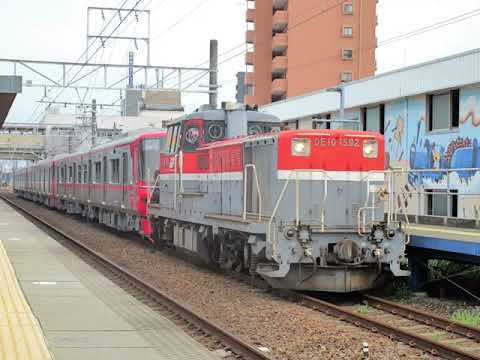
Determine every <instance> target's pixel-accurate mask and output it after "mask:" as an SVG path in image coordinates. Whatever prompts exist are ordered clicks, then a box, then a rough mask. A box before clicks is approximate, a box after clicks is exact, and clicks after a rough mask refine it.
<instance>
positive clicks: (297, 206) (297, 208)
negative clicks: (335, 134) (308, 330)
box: [267, 169, 329, 260]
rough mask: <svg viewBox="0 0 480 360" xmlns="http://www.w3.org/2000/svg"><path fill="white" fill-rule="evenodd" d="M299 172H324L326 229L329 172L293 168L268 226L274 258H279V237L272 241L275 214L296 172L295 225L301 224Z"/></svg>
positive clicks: (268, 239) (323, 211) (321, 219)
mask: <svg viewBox="0 0 480 360" xmlns="http://www.w3.org/2000/svg"><path fill="white" fill-rule="evenodd" d="M299 172H309V173H312V172H320V173H322V174H323V176H324V177H323V182H324V192H323V206H322V209H321V211H320V226H321V229H322V232H323V231H325V205H326V201H327V186H328V184H327V181H328V178H329V176H328V175H327V172H326V171H325V170H319V169H315V170H312V169H305V170H303V169H294V170H291V171H290V173H289V175H288V178H287V180H286V181H285V184H284V185H283V188H282V191H281V192H280V195H279V197H278V199H277V202H276V204H275V207H274V208H273V211H272V215H271V216H270V220H269V221H268V226H267V244H271V246H272V258H274V259H275V260H277V243H276V240H277V237H276V236H274V237H273V240H274V241H272V234H271V233H272V223H273V221H274V219H275V215H276V214H277V211H278V208H279V207H280V203H281V202H282V199H283V197H284V195H285V192H286V190H287V188H288V184H289V183H290V180H291V178H292V175H293V174H295V225H296V226H298V225H300V182H299V178H298V173H299Z"/></svg>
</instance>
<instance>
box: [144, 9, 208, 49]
mask: <svg viewBox="0 0 480 360" xmlns="http://www.w3.org/2000/svg"><path fill="white" fill-rule="evenodd" d="M209 1H210V0H202V1H201V2H200V3H199V4H197V5H196V6H195V7H194V8H193V9H190V10H189V11H188V12H186V13H185V14H184V15H182V16H181V17H180V19H178V20H177V21H176V22H175V23H173V24H172V25H170V26H169V27H168V28H166V29H165V30H163V31H161V32H160V33H159V34H158V35H156V36H154V37H152V39H151V40H152V41H154V40H156V39H158V38H160V37H162V36H164V35H165V34H166V33H168V32H169V31H170V30H172V29H173V28H174V27H176V26H177V25H179V24H180V23H182V22H183V21H185V20H186V19H187V18H188V17H189V16H190V15H192V14H193V13H194V12H195V11H197V10H198V9H199V8H201V7H202V6H204V5H205V4H206V3H208V2H209Z"/></svg>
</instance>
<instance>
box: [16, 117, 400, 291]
mask: <svg viewBox="0 0 480 360" xmlns="http://www.w3.org/2000/svg"><path fill="white" fill-rule="evenodd" d="M14 181H15V182H14V189H15V192H16V193H17V194H18V195H20V196H23V197H26V198H28V199H31V200H34V201H37V202H41V203H44V204H45V205H47V206H50V207H54V208H58V209H62V210H65V211H67V212H69V213H75V214H79V215H82V216H84V217H86V218H88V219H90V220H92V221H98V222H100V223H103V224H105V225H108V226H110V227H113V228H115V229H117V230H120V231H134V232H138V233H140V234H141V235H142V236H144V237H145V238H147V239H149V240H150V241H151V242H152V243H153V244H154V245H155V246H158V247H165V246H167V247H174V248H176V249H178V250H181V251H185V252H188V253H190V254H194V255H195V256H197V257H200V258H201V259H203V261H205V262H206V263H209V264H215V265H216V266H219V267H222V268H225V269H230V270H233V271H245V272H250V273H251V274H257V275H259V276H261V277H262V278H264V279H265V280H266V281H267V282H268V283H269V284H270V285H271V286H272V287H275V288H285V289H295V290H313V291H328V292H352V291H359V290H366V289H371V288H373V287H375V286H376V284H377V283H378V281H379V280H380V279H381V278H382V277H384V275H387V274H393V275H394V276H405V275H408V271H405V270H403V268H402V266H401V265H402V264H403V263H404V255H405V245H406V242H407V235H406V233H405V229H404V226H403V224H402V223H401V222H400V221H398V220H397V219H396V218H395V217H394V216H393V215H392V204H393V201H392V199H390V197H389V192H390V188H389V184H390V183H391V182H390V180H389V174H388V172H386V171H385V165H384V140H383V136H382V135H380V134H377V133H373V132H359V131H352V130H340V129H339V130H326V129H318V130H285V129H281V128H280V125H279V121H278V119H277V118H275V117H273V116H270V115H267V114H263V113H260V112H257V111H250V110H246V111H245V110H231V111H230V110H204V111H203V110H200V111H196V112H194V113H192V114H190V115H187V116H185V117H182V118H180V119H178V120H175V121H172V122H171V123H170V124H169V126H168V129H167V132H166V133H165V132H162V131H148V132H144V133H139V134H136V135H131V136H129V137H126V138H123V139H120V140H116V141H114V142H111V143H108V144H105V145H102V146H99V147H96V148H93V149H91V150H90V151H87V152H82V153H77V154H69V155H63V156H61V157H57V158H54V159H49V160H44V161H41V162H39V163H37V164H35V165H32V166H29V167H27V168H25V169H21V170H19V171H17V172H16V173H15V177H14Z"/></svg>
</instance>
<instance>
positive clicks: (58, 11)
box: [0, 0, 480, 122]
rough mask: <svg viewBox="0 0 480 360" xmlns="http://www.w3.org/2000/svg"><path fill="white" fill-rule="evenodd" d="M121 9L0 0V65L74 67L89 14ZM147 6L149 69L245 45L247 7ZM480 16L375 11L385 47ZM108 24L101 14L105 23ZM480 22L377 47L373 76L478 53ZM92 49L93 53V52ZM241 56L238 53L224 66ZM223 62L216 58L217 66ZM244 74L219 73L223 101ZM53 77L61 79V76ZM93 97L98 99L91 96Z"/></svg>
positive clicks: (445, 6) (462, 7)
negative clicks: (4, 61) (212, 43)
mask: <svg viewBox="0 0 480 360" xmlns="http://www.w3.org/2000/svg"><path fill="white" fill-rule="evenodd" d="M136 1H137V0H129V1H128V4H129V5H133V4H135V2H136ZM257 1H271V0H257ZM297 1H301V0H297ZM364 1H375V0H364ZM122 2H123V0H122V1H120V0H41V1H39V0H0V3H1V5H0V34H1V35H0V58H20V59H22V58H23V59H39V60H57V61H59V60H65V61H75V60H77V58H78V56H79V55H80V54H81V53H82V52H83V51H84V49H85V46H86V45H85V44H86V39H85V37H86V27H87V25H86V24H87V21H86V19H87V7H88V6H112V7H113V6H118V5H119V4H121V3H122ZM145 5H148V7H147V8H149V9H151V10H152V19H151V20H152V25H151V36H152V38H153V40H152V45H151V46H152V54H151V63H152V64H154V65H172V66H195V65H198V64H200V63H202V62H204V61H206V60H208V46H209V39H211V38H216V39H218V41H219V52H220V53H222V52H225V51H227V50H229V49H231V48H233V47H234V46H237V45H239V44H241V43H242V42H243V41H244V38H245V30H246V23H245V6H246V1H245V0H151V1H150V0H142V1H141V3H140V4H139V8H143V7H144V6H145ZM479 8H480V0H458V1H451V0H421V1H419V0H380V1H379V3H378V7H377V13H378V27H377V38H378V41H379V44H381V43H382V41H384V40H386V39H390V38H392V37H395V36H398V35H401V34H404V33H408V32H409V31H412V30H416V29H418V28H422V27H424V26H428V25H431V24H434V23H437V22H439V21H442V20H444V19H448V18H451V17H454V16H456V15H460V14H463V13H467V12H469V11H472V10H475V9H479ZM193 10H195V11H193ZM109 16H110V15H109V14H106V17H107V20H108V17H109ZM324 16H325V15H324ZM140 20H142V18H140ZM180 20H181V21H180ZM179 21H180V22H179ZM479 21H480V16H474V17H471V18H470V19H467V20H464V21H461V22H458V23H455V24H452V25H449V26H445V27H442V28H440V29H437V30H434V31H430V32H426V33H424V34H421V35H418V36H414V37H411V38H408V39H406V40H402V41H396V42H394V43H392V44H389V45H383V46H379V48H378V49H377V54H376V57H377V65H378V72H385V71H389V70H392V69H396V68H400V67H403V66H407V65H412V64H415V63H419V62H424V61H429V60H433V59H435V58H438V57H443V56H447V55H451V54H455V53H458V52H462V51H466V50H470V49H474V48H477V47H479V41H478V39H480V26H478V24H479ZM125 24H126V25H128V24H130V26H129V27H128V28H125V27H123V28H120V33H121V34H122V35H124V36H131V35H132V34H136V35H137V36H143V34H145V31H146V27H145V26H143V25H142V21H140V23H139V24H138V25H137V24H136V22H135V21H126V22H125ZM91 25H92V31H93V30H95V29H98V28H99V27H101V25H102V18H101V16H100V14H99V13H97V14H96V16H95V17H93V18H92V21H91ZM139 46H140V50H139V51H137V53H136V62H137V63H142V64H143V63H145V60H146V57H145V56H146V53H145V49H146V48H145V46H143V47H142V45H141V44H139ZM94 48H96V46H95V47H92V49H94ZM244 49H245V48H244V47H242V46H241V47H239V48H237V49H236V50H235V51H233V52H231V53H229V54H227V55H226V56H225V57H224V58H227V57H230V56H232V55H235V54H238V53H240V52H242V51H243V50H244ZM129 50H135V47H134V44H133V43H131V42H128V43H127V42H121V41H117V42H114V43H110V44H109V45H108V46H107V47H106V49H105V50H103V49H102V50H101V51H99V52H98V54H97V56H95V57H94V59H92V60H95V61H97V62H113V63H125V62H126V61H127V53H128V51H129ZM224 58H220V61H222V59H224ZM244 69H245V65H244V55H243V54H240V55H239V56H237V57H235V58H234V59H232V60H230V61H227V62H225V64H222V65H221V66H220V72H219V81H220V83H221V85H222V88H221V89H220V98H219V100H220V101H222V100H233V99H234V96H235V74H236V72H237V71H242V70H244ZM11 71H12V70H11V68H8V67H5V66H4V65H1V64H0V74H8V73H9V72H11ZM51 75H52V76H54V77H56V78H57V79H58V77H59V76H60V75H61V74H51ZM207 81H208V79H207V78H205V79H203V80H202V81H200V82H199V83H200V84H206V83H207ZM42 95H43V91H42V90H40V89H31V88H24V92H23V94H21V95H19V96H18V97H17V100H16V102H15V104H14V108H13V109H12V111H11V113H10V115H9V119H8V120H9V121H14V122H29V121H32V120H34V119H38V115H39V114H41V111H37V113H36V114H33V110H34V109H35V107H36V103H35V100H39V99H40V98H41V97H42ZM90 95H91V96H96V97H100V95H98V96H97V95H96V94H95V93H93V94H90ZM90 95H89V96H90ZM114 95H116V94H112V95H111V97H110V98H111V99H115V97H114ZM65 96H66V97H67V98H68V96H71V100H73V101H74V100H75V97H73V96H74V94H73V93H70V94H68V92H66V93H65ZM64 99H65V98H64ZM103 100H104V101H108V100H109V99H108V98H105V99H103ZM183 101H184V105H186V107H187V109H188V110H191V109H193V108H195V107H196V106H198V105H199V104H201V103H206V102H208V99H207V97H206V96H205V95H189V96H184V98H183ZM40 110H41V108H40ZM32 114H33V115H32Z"/></svg>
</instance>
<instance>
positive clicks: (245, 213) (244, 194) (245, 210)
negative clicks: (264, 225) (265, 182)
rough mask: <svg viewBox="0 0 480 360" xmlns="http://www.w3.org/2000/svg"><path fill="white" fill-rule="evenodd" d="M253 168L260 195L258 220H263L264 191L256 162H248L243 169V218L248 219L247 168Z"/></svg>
mask: <svg viewBox="0 0 480 360" xmlns="http://www.w3.org/2000/svg"><path fill="white" fill-rule="evenodd" d="M248 168H252V171H253V174H254V175H255V184H256V186H257V196H258V221H261V220H262V202H263V200H262V192H261V191H260V183H259V181H258V175H257V167H256V166H255V164H246V165H245V168H244V169H243V216H242V217H243V220H247V196H246V195H247V169H248Z"/></svg>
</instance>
